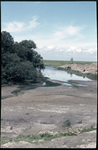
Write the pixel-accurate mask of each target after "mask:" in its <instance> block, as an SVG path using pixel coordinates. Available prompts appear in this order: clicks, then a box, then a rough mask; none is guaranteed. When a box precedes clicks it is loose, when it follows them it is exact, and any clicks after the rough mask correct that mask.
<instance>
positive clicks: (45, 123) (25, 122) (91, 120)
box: [1, 81, 97, 148]
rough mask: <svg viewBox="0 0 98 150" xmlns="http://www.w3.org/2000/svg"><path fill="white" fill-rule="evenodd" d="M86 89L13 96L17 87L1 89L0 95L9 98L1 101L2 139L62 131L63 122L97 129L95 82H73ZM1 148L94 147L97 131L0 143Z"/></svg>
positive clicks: (40, 90) (47, 89)
mask: <svg viewBox="0 0 98 150" xmlns="http://www.w3.org/2000/svg"><path fill="white" fill-rule="evenodd" d="M75 82H78V83H82V84H86V85H88V86H87V87H78V88H75V87H69V86H67V85H64V86H58V87H39V88H36V89H34V90H28V91H25V92H24V94H22V95H18V96H14V95H12V94H11V93H10V92H11V91H13V90H15V88H17V86H14V85H13V86H11V87H2V91H1V94H2V96H7V95H12V96H13V97H9V98H6V99H2V102H1V136H2V137H3V136H9V137H17V136H18V135H20V134H24V135H29V134H34V135H37V134H38V133H40V132H45V131H50V132H53V133H55V132H59V133H60V132H63V131H66V130H67V129H68V127H64V126H63V122H64V121H65V120H70V122H71V127H70V128H72V129H77V128H89V127H91V126H93V127H96V126H97V82H96V81H75ZM80 121H82V123H81V124H79V122H80ZM2 146H3V147H4V148H6V147H8V148H22V147H25V148H29V147H32V148H74V147H76V148H95V147H96V130H94V131H90V132H87V133H86V132H85V133H83V134H79V135H77V136H70V137H69V136H68V137H62V138H55V139H53V140H51V141H47V142H46V141H39V142H37V143H36V142H32V143H28V142H25V141H20V142H19V143H18V144H17V143H15V142H9V143H5V144H2Z"/></svg>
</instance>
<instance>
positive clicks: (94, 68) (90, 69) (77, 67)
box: [60, 63, 97, 73]
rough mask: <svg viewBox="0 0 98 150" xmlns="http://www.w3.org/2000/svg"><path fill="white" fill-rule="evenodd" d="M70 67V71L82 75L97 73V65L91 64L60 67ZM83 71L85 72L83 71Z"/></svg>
mask: <svg viewBox="0 0 98 150" xmlns="http://www.w3.org/2000/svg"><path fill="white" fill-rule="evenodd" d="M68 66H69V67H71V69H72V70H78V71H80V72H82V73H88V72H90V73H97V63H91V64H84V65H83V64H67V65H63V66H60V67H63V68H67V67H68ZM84 70H85V71H84Z"/></svg>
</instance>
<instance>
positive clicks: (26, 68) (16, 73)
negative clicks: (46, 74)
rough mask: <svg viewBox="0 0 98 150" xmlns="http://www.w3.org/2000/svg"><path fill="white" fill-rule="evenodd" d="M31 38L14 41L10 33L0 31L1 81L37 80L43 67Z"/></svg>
mask: <svg viewBox="0 0 98 150" xmlns="http://www.w3.org/2000/svg"><path fill="white" fill-rule="evenodd" d="M36 48H37V47H36V44H35V43H34V41H32V40H23V41H21V42H19V43H18V42H15V41H14V39H13V37H12V36H11V35H10V33H8V32H6V31H2V32H1V82H2V83H8V82H14V83H24V82H25V81H27V80H31V81H32V82H33V83H35V82H38V81H39V79H40V78H41V77H42V73H41V69H45V66H44V63H43V58H42V57H41V55H40V54H38V53H37V52H36V51H35V49H36Z"/></svg>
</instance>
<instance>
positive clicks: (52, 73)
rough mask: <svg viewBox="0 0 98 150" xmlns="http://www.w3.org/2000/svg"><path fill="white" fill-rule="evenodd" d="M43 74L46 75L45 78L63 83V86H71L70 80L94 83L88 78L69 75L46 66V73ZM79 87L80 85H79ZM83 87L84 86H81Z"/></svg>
mask: <svg viewBox="0 0 98 150" xmlns="http://www.w3.org/2000/svg"><path fill="white" fill-rule="evenodd" d="M42 74H43V75H44V77H49V78H50V79H52V80H59V81H63V82H64V83H63V85H64V84H66V85H69V86H70V84H68V81H69V80H81V81H92V80H91V79H89V78H87V77H85V78H84V77H82V76H78V75H75V74H70V73H67V72H66V71H63V70H58V69H56V68H52V67H50V66H46V67H45V69H44V71H42ZM78 86H79V84H78ZM80 86H82V84H81V85H80Z"/></svg>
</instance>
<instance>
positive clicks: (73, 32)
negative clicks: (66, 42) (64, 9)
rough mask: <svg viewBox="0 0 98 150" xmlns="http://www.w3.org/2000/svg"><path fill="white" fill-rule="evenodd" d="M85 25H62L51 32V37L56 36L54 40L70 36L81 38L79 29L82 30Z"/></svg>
mask: <svg viewBox="0 0 98 150" xmlns="http://www.w3.org/2000/svg"><path fill="white" fill-rule="evenodd" d="M84 28H85V26H72V25H69V26H63V27H60V29H59V30H57V31H54V33H53V34H52V36H53V38H56V40H57V39H58V40H60V39H64V38H66V39H67V38H71V37H78V38H83V37H84V36H83V35H82V34H80V31H81V30H83V29H84Z"/></svg>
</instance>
